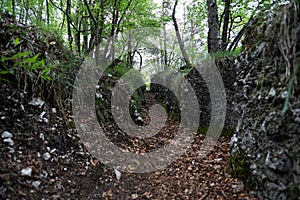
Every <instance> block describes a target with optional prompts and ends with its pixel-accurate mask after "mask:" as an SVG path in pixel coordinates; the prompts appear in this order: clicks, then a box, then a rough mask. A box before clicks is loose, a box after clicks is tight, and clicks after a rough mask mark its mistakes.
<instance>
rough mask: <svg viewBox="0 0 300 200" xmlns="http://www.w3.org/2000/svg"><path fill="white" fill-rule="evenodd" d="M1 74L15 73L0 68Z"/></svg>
mask: <svg viewBox="0 0 300 200" xmlns="http://www.w3.org/2000/svg"><path fill="white" fill-rule="evenodd" d="M0 74H2V75H5V74H13V73H12V72H11V71H9V70H0Z"/></svg>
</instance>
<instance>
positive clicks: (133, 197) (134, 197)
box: [131, 194, 139, 199]
mask: <svg viewBox="0 0 300 200" xmlns="http://www.w3.org/2000/svg"><path fill="white" fill-rule="evenodd" d="M131 198H132V199H137V198H139V195H138V194H132V195H131Z"/></svg>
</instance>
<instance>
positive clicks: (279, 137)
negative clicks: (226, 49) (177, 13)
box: [231, 3, 300, 200]
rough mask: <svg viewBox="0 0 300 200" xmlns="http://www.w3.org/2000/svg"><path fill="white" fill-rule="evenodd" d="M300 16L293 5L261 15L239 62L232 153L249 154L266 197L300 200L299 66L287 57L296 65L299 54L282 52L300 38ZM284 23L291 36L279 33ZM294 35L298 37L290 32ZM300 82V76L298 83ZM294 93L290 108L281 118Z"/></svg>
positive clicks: (256, 182) (253, 177) (246, 39)
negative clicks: (291, 64) (294, 72)
mask: <svg viewBox="0 0 300 200" xmlns="http://www.w3.org/2000/svg"><path fill="white" fill-rule="evenodd" d="M287 13H288V14H287ZM283 16H284V17H283ZM294 16H297V19H295V18H294ZM299 18H300V15H299V10H297V9H295V7H294V4H293V3H291V4H286V5H282V6H278V7H277V8H276V9H272V10H270V11H266V12H264V13H261V14H259V15H258V16H256V17H255V18H254V19H253V20H252V21H251V24H250V27H251V28H250V29H249V30H248V31H247V32H246V34H245V36H244V41H243V44H244V45H243V51H242V52H241V54H240V55H239V56H238V57H237V58H236V60H235V62H234V63H235V68H236V71H237V77H236V79H235V83H234V84H233V87H234V89H233V91H236V94H235V95H234V103H233V104H234V105H235V107H236V112H237V115H238V116H239V117H238V120H239V121H238V126H237V127H236V132H235V137H233V138H232V139H231V148H232V149H231V154H232V155H235V153H236V152H239V151H241V150H243V151H246V155H247V157H246V158H247V162H248V164H249V165H248V167H249V171H250V172H249V173H250V174H248V175H247V177H248V179H249V180H248V181H249V182H251V184H252V186H253V187H255V188H256V190H258V194H259V195H260V198H261V199H276V200H277V199H299V194H300V186H299V181H298V180H300V174H299V172H300V167H299V163H300V146H299V134H300V105H299V96H300V94H299V93H300V90H299V86H298V85H296V84H295V85H293V88H295V89H294V90H292V91H291V92H288V91H289V90H288V82H289V80H290V77H291V74H292V73H293V70H295V68H296V67H295V66H291V67H290V69H288V68H287V67H286V66H287V60H286V58H287V59H288V60H289V61H288V62H290V63H294V62H295V63H296V62H297V60H293V59H294V58H297V56H296V55H293V54H292V53H290V54H289V55H285V54H287V53H284V55H283V53H282V51H280V48H282V44H287V43H289V41H290V40H289V38H291V39H292V38H293V37H296V36H298V35H300V28H299V23H298V24H297V23H291V22H294V20H296V22H298V21H299V20H300V19H299ZM283 24H285V25H286V26H287V27H288V29H289V30H290V32H288V33H286V34H288V35H286V34H284V33H283V32H281V31H280V30H283V29H286V28H287V27H283ZM293 31H294V32H295V35H293V34H290V33H291V32H293ZM296 33H297V34H296ZM282 34H283V35H282ZM293 39H295V38H293ZM293 45H296V44H295V43H293ZM291 48H293V47H291ZM270 49H272V51H270ZM299 50H300V49H298V50H297V51H299ZM291 52H292V51H291ZM297 59H298V58H297ZM289 70H290V71H289ZM289 73H290V74H289ZM288 74H289V75H288ZM299 81H300V76H298V75H297V80H295V81H294V82H299ZM289 95H290V98H289V102H288V105H289V108H288V110H287V111H286V112H285V113H283V114H281V113H282V110H283V107H284V105H285V101H286V98H287V97H288V96H289Z"/></svg>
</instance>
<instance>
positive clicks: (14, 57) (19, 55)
mask: <svg viewBox="0 0 300 200" xmlns="http://www.w3.org/2000/svg"><path fill="white" fill-rule="evenodd" d="M30 53H31V52H30V51H26V52H20V53H16V54H15V55H13V56H12V57H11V58H10V59H18V58H24V57H26V56H28V55H29V54H30Z"/></svg>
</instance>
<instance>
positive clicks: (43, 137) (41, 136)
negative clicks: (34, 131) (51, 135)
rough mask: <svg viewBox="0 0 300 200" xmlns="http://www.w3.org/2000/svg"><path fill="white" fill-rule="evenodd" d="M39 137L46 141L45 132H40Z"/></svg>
mask: <svg viewBox="0 0 300 200" xmlns="http://www.w3.org/2000/svg"><path fill="white" fill-rule="evenodd" d="M39 138H40V139H41V140H42V141H44V140H45V136H44V134H43V133H40V135H39Z"/></svg>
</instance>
